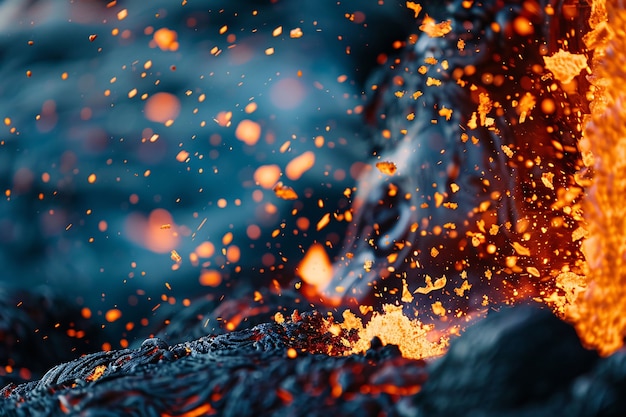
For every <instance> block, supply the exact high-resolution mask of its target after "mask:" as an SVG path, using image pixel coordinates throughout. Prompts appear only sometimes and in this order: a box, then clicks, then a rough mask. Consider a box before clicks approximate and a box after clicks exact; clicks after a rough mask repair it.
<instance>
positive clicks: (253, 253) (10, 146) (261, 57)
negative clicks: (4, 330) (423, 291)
mask: <svg viewBox="0 0 626 417" xmlns="http://www.w3.org/2000/svg"><path fill="white" fill-rule="evenodd" d="M107 3H108V2H106V1H78V0H76V1H73V2H70V1H57V0H39V1H24V0H14V1H11V0H5V1H0V59H1V61H0V122H1V124H0V191H1V192H2V199H1V200H0V271H1V272H0V273H1V276H0V279H1V282H2V285H4V286H17V287H22V288H31V287H35V286H38V285H41V284H45V285H49V286H51V287H53V288H54V289H56V290H58V291H60V292H62V293H64V294H65V295H67V297H68V300H72V302H78V303H79V304H84V305H86V306H88V307H89V308H90V309H91V310H92V311H93V312H94V314H95V315H96V317H97V315H98V314H99V312H100V314H101V313H102V312H105V311H107V310H109V309H111V308H114V307H117V308H119V309H120V310H121V311H122V312H123V314H124V315H125V316H126V318H130V317H133V316H134V317H140V316H145V315H146V314H149V313H150V310H149V309H150V308H151V307H153V306H155V305H156V304H158V303H159V302H162V300H161V294H167V295H168V296H173V297H176V298H177V299H178V300H180V299H181V298H184V297H186V298H193V297H194V296H197V295H201V294H202V293H204V292H207V291H210V288H207V287H203V286H201V285H199V282H198V277H199V275H200V274H201V271H202V270H203V269H220V268H223V269H222V272H223V274H224V277H225V280H227V281H231V282H234V283H236V282H237V280H238V279H255V280H258V281H259V285H267V281H269V280H270V279H272V278H274V277H280V275H286V276H287V277H289V276H290V275H291V274H292V273H293V272H292V271H293V268H294V266H295V265H296V264H297V262H298V261H299V260H300V259H301V258H302V254H303V252H304V251H305V250H306V249H307V248H308V247H309V246H310V245H311V244H312V243H313V242H314V241H320V242H326V241H331V242H332V243H334V245H333V247H334V250H337V249H338V248H339V246H340V243H341V233H342V228H343V227H344V226H345V223H344V224H340V223H338V222H331V224H330V226H328V227H327V228H325V229H323V230H322V231H321V232H319V233H318V232H316V231H315V223H316V222H317V220H319V219H320V218H321V217H322V215H324V214H325V213H328V212H330V213H333V212H335V211H339V212H342V211H345V209H346V208H347V205H348V200H347V199H346V198H345V197H344V196H343V191H344V189H345V188H346V187H351V186H353V184H354V178H352V176H351V174H350V168H351V167H352V166H353V164H354V163H355V162H367V161H368V156H369V155H371V149H369V146H368V143H367V133H366V132H365V131H364V129H363V120H362V115H358V114H349V111H348V110H349V109H354V108H356V107H357V106H359V105H363V104H364V94H363V92H364V90H365V88H366V87H365V80H366V78H367V75H368V74H369V73H370V71H371V70H372V69H373V68H374V67H375V66H376V57H377V56H378V54H380V53H382V52H385V51H389V50H390V49H391V48H390V45H391V42H392V41H394V40H397V39H403V37H404V36H405V35H406V34H407V33H410V32H411V31H416V28H415V27H414V23H413V21H412V16H413V14H412V12H411V11H409V10H407V9H406V6H405V4H404V2H398V1H385V2H383V1H376V0H367V1H366V0H363V1H341V2H336V1H317V0H315V1H313V0H308V1H293V0H292V1H260V2H259V1H257V2H252V1H194V0H189V1H187V2H186V3H187V4H186V5H182V4H181V1H179V0H176V1H174V0H167V1H165V0H150V1H143V0H142V1H134V2H131V1H118V2H117V4H115V5H114V6H113V7H106V5H107ZM122 9H127V11H128V15H127V17H126V18H125V19H123V20H119V19H118V16H117V14H118V12H119V11H121V10H122ZM350 14H354V19H352V20H351V19H350V18H349V15H350ZM224 25H227V27H228V29H227V31H226V33H224V34H220V33H219V31H220V28H222V27H223V26H224ZM279 26H282V28H283V32H282V34H281V35H279V36H273V34H272V31H273V30H274V29H276V28H277V27H279ZM148 27H152V28H153V30H157V29H159V28H164V27H165V28H169V29H171V30H174V31H176V32H177V35H178V42H179V47H178V49H177V50H176V51H162V50H161V49H159V48H158V47H154V45H152V46H151V45H150V41H151V40H152V36H151V35H149V34H146V33H145V31H146V28H148ZM296 27H299V28H301V29H302V32H303V36H302V37H301V38H298V39H294V38H291V37H290V36H289V31H290V30H291V29H293V28H296ZM115 28H117V29H118V30H119V33H118V34H117V35H116V36H114V35H113V33H112V31H113V30H114V29H115ZM125 31H126V32H125ZM92 34H95V35H97V37H96V39H95V40H93V41H90V39H89V36H90V35H92ZM228 35H234V36H235V39H234V41H233V42H230V43H229V42H228V39H227V37H228ZM231 40H232V36H231ZM29 41H32V42H30V43H32V45H31V44H29ZM229 45H230V46H231V48H229ZM232 45H234V47H233V46H232ZM216 46H217V47H218V48H219V49H221V50H222V52H221V54H219V55H218V56H215V55H213V54H212V53H211V49H212V48H214V47H216ZM270 47H273V48H274V50H275V52H274V54H273V55H269V56H268V55H266V53H265V50H266V49H267V48H270ZM146 61H151V62H152V66H151V68H149V69H148V70H145V69H144V63H145V62H146ZM27 71H31V72H32V75H31V76H30V77H28V76H27V75H26V74H27ZM298 71H301V76H298ZM144 72H145V76H143V77H142V73H144ZM63 73H67V79H63V76H62V74H63ZM342 75H345V76H347V77H344V78H345V81H344V80H343V79H340V78H339V77H340V76H342ZM114 77H115V79H116V81H115V82H113V83H111V80H112V79H113V78H114ZM286 79H290V80H292V82H295V83H296V87H298V88H301V91H300V92H299V91H297V89H294V90H293V91H290V90H291V89H290V88H287V89H284V88H283V89H281V88H280V85H281V84H280V82H281V81H283V80H286ZM293 80H295V81H293ZM282 85H283V86H285V85H287V86H289V84H282ZM292 85H293V84H292ZM134 88H136V89H137V91H138V94H137V96H135V97H133V98H129V97H128V93H129V91H131V90H132V89H134ZM107 89H108V90H110V95H109V96H106V95H105V93H104V92H105V90H107ZM188 91H190V92H191V93H190V94H189V93H186V92H188ZM158 92H166V93H170V94H173V95H175V96H176V97H177V98H178V99H179V100H180V102H181V110H180V114H179V116H178V117H177V118H176V120H175V122H174V124H173V125H171V126H170V127H166V126H164V124H163V123H156V122H152V121H150V120H148V119H147V118H146V117H145V114H144V105H145V102H146V101H145V100H141V98H140V96H141V95H142V94H148V96H152V95H153V94H155V93H158ZM300 93H302V95H301V96H300V100H294V101H293V102H292V103H291V99H292V98H293V97H297V96H298V94H300ZM200 94H205V95H206V99H205V100H204V101H202V102H199V101H198V97H199V96H200ZM251 98H253V101H254V102H255V103H256V104H257V105H258V109H257V110H256V111H255V112H254V113H252V114H247V113H245V112H244V107H245V106H246V104H248V103H249V102H250V101H251ZM290 103H291V104H290ZM194 109H197V111H194ZM222 111H230V112H232V125H231V126H230V127H224V126H219V125H218V124H217V123H216V122H215V121H214V120H213V119H214V118H215V117H216V116H217V115H218V113H220V112H222ZM38 119H39V120H38ZM243 119H251V120H253V121H255V122H257V123H258V124H259V125H260V126H261V128H262V136H261V139H260V140H259V142H258V144H257V145H255V146H249V145H246V144H244V143H243V142H241V141H239V140H237V139H236V138H235V135H234V132H235V127H236V126H237V124H238V123H239V122H240V121H241V120H243ZM202 121H206V125H205V126H204V127H202V126H201V122H202ZM148 129H151V130H148ZM150 131H152V132H154V133H157V134H159V139H158V140H157V141H156V142H154V143H149V142H148V143H146V141H145V140H144V141H143V142H142V137H144V136H146V132H150ZM216 134H217V135H219V137H217V136H215V135H216ZM319 135H322V136H324V139H325V143H324V146H323V147H322V148H317V147H316V146H315V144H314V138H315V137H316V136H319ZM212 136H213V137H214V140H213V141H211V137H212ZM271 137H273V138H275V139H274V142H273V143H268V138H271ZM216 138H218V139H216ZM287 140H290V141H291V146H290V149H289V150H288V151H287V152H284V153H281V152H280V151H279V149H280V147H281V145H282V144H283V143H285V142H286V141H287ZM269 142H271V140H269ZM181 150H185V151H187V152H189V154H190V155H189V157H190V160H189V161H188V162H186V163H185V162H179V161H177V159H176V156H177V154H178V153H179V152H180V151H181ZM307 151H313V152H314V153H315V156H316V161H315V165H314V167H313V168H312V169H310V170H309V171H307V172H306V173H305V174H304V175H303V176H302V178H301V179H299V180H297V181H289V180H288V179H285V181H284V182H285V183H286V184H288V185H290V186H292V187H294V189H295V190H296V191H297V192H298V194H299V196H300V198H299V199H298V200H296V201H283V200H279V199H278V198H276V197H275V196H274V195H273V193H272V192H271V190H265V189H262V188H261V187H260V186H258V185H256V184H255V183H254V181H253V173H254V171H255V169H256V168H257V167H258V166H260V165H267V164H276V165H278V166H280V167H281V168H282V169H283V171H284V169H285V167H286V165H287V163H288V162H289V161H291V160H292V159H293V158H294V157H296V156H298V155H301V154H303V153H304V152H307ZM147 170H149V171H150V174H149V175H148V176H145V175H144V173H145V172H146V171H147ZM200 170H202V173H200ZM338 171H339V172H338ZM92 173H93V174H95V175H96V178H97V179H96V181H95V182H94V183H90V182H89V181H88V177H89V175H90V174H92ZM342 173H343V175H342ZM47 175H49V178H48V177H47ZM255 190H262V191H263V200H262V202H260V203H258V202H255V201H253V200H252V195H253V192H254V191H255ZM133 194H134V195H136V198H138V201H137V202H136V203H133V202H132V201H131V200H132V197H131V196H132V195H133ZM219 199H225V200H226V202H227V206H226V208H223V209H221V208H219V207H218V206H217V203H218V200H219ZM236 199H239V200H240V201H241V204H240V205H239V206H237V205H236V204H235V200H236ZM319 200H322V201H323V202H324V207H323V208H320V207H319V205H318V201H319ZM266 203H271V204H274V205H276V206H277V207H278V211H277V213H276V214H273V215H267V214H264V212H263V207H264V206H265V204H266ZM294 208H298V214H297V215H295V216H293V215H292V214H291V211H292V210H293V209H294ZM155 209H165V210H167V211H168V212H169V213H171V215H172V217H173V223H172V226H173V228H172V229H171V230H164V231H163V233H172V232H176V231H178V232H179V233H180V234H181V235H180V237H179V239H178V243H177V244H176V245H175V249H176V250H177V251H178V253H179V254H180V255H181V256H182V262H181V263H180V265H179V268H178V269H177V270H172V265H173V264H174V262H173V261H172V260H171V259H170V254H169V251H167V252H161V253H159V252H155V251H152V250H149V249H147V248H146V245H145V244H141V242H140V240H141V239H142V238H141V237H138V236H136V233H137V232H136V229H134V228H133V227H132V226H131V225H132V224H137V223H141V222H142V221H143V220H142V219H144V218H147V217H148V216H149V215H150V213H151V212H152V211H153V210H155ZM89 210H91V212H90V214H88V211H89ZM301 216H304V217H307V218H309V219H310V221H311V226H310V228H309V230H308V232H306V233H303V232H302V231H300V232H299V234H298V235H294V233H293V230H294V229H297V227H296V223H295V222H296V218H298V217H301ZM205 218H206V222H205V223H204V225H203V227H202V228H201V229H199V230H197V228H198V226H199V225H200V224H201V222H202V220H203V219H205ZM103 221H104V222H106V230H105V231H101V230H100V226H101V225H102V224H103V223H102V222H103ZM281 223H284V228H283V229H282V233H281V235H279V236H277V237H276V238H272V237H271V232H272V231H273V230H276V229H278V228H280V227H281ZM251 224H256V225H259V226H260V227H261V229H262V235H261V237H260V238H259V239H256V240H251V239H249V238H248V237H247V235H246V229H247V227H248V226H249V225H251ZM70 225H71V226H70ZM228 232H232V234H233V242H232V243H230V244H229V245H226V246H225V245H223V244H222V238H223V236H224V235H225V234H226V233H228ZM189 233H193V235H190V234H189ZM90 238H93V241H92V242H90ZM204 241H209V242H211V243H212V244H213V245H214V247H215V255H213V256H212V257H211V258H209V259H201V260H200V262H199V264H197V265H193V263H192V262H190V260H189V254H190V253H192V252H193V251H194V250H195V249H196V247H197V246H198V245H199V244H200V243H202V242H204ZM233 245H236V246H237V247H239V248H240V249H241V259H240V260H239V261H238V262H236V263H234V264H228V263H227V262H226V259H225V257H224V256H223V254H222V253H221V250H222V248H227V246H233ZM266 253H270V254H272V255H273V256H274V258H275V262H274V265H275V266H278V265H281V264H282V265H284V269H283V272H281V273H278V272H270V271H268V268H267V267H265V272H264V273H261V272H260V268H263V263H262V257H263V255H264V254H266ZM329 253H330V254H331V255H332V254H333V250H331V249H330V248H329ZM283 257H284V259H282V258H283ZM207 262H209V263H210V264H208V263H207ZM203 263H204V268H203V265H202V264H203ZM237 266H239V267H241V272H240V273H239V274H235V273H234V268H235V267H237ZM166 283H168V284H169V286H170V287H171V290H168V289H167V288H166ZM138 290H139V293H138ZM144 293H145V294H144ZM148 299H149V300H148ZM138 300H139V301H138Z"/></svg>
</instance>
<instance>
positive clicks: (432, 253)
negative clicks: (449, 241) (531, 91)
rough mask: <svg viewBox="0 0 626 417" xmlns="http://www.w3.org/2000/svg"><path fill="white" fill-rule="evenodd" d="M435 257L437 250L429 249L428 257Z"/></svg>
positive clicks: (437, 253)
mask: <svg viewBox="0 0 626 417" xmlns="http://www.w3.org/2000/svg"><path fill="white" fill-rule="evenodd" d="M437 255H439V251H438V250H437V248H431V249H430V256H432V257H433V258H436V257H437Z"/></svg>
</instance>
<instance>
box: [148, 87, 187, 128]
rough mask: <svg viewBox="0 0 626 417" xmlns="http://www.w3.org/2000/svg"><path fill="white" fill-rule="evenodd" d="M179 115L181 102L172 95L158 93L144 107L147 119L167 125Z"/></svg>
mask: <svg viewBox="0 0 626 417" xmlns="http://www.w3.org/2000/svg"><path fill="white" fill-rule="evenodd" d="M179 113H180V100H179V99H178V97H176V96H175V95H173V94H170V93H156V94H154V95H153V96H151V97H150V98H149V99H148V100H147V101H146V105H145V106H144V114H145V116H146V119H148V120H150V121H152V122H157V123H166V122H167V121H169V120H174V119H176V118H177V117H178V115H179Z"/></svg>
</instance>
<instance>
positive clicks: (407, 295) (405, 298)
mask: <svg viewBox="0 0 626 417" xmlns="http://www.w3.org/2000/svg"><path fill="white" fill-rule="evenodd" d="M413 298H414V297H413V294H411V291H409V287H408V285H407V283H406V280H405V279H403V280H402V298H401V300H402V302H403V303H410V302H411V301H413Z"/></svg>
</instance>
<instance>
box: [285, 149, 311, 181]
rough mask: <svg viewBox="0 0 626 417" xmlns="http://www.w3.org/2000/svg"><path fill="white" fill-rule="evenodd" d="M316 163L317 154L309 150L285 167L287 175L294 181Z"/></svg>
mask: <svg viewBox="0 0 626 417" xmlns="http://www.w3.org/2000/svg"><path fill="white" fill-rule="evenodd" d="M313 165H315V154H314V153H313V152H312V151H307V152H305V153H303V154H302V155H300V156H297V157H295V158H294V159H292V160H291V161H289V163H288V164H287V166H286V167H285V175H287V178H289V179H290V180H292V181H296V180H299V179H300V177H302V175H303V174H304V173H305V172H307V171H308V170H309V169H311V168H313Z"/></svg>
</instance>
